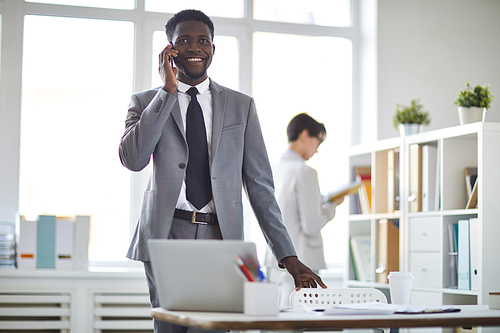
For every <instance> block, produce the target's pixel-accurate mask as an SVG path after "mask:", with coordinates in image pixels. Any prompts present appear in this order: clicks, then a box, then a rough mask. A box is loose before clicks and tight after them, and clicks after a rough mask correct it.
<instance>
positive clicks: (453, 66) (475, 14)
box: [377, 0, 500, 139]
mask: <svg viewBox="0 0 500 333" xmlns="http://www.w3.org/2000/svg"><path fill="white" fill-rule="evenodd" d="M377 29H378V53H377V58H378V125H377V126H378V128H377V131H378V138H379V139H385V138H389V137H395V136H397V135H399V134H398V132H397V131H396V130H395V129H394V127H393V125H392V117H393V115H394V113H395V108H396V104H397V103H403V104H409V103H410V100H411V99H413V98H420V99H421V102H422V104H423V105H424V107H425V109H426V110H427V111H429V112H430V115H431V118H432V119H431V124H430V125H429V126H426V127H424V131H428V130H432V129H438V128H443V127H449V126H455V125H459V120H458V113H457V108H456V105H454V104H453V101H455V99H456V95H457V92H458V91H459V90H462V89H464V88H465V83H466V81H470V83H471V85H474V86H475V85H477V84H481V85H483V84H485V83H489V84H491V87H490V91H491V92H492V94H493V95H495V96H496V98H494V99H493V103H492V107H491V109H490V110H488V112H487V115H486V121H496V122H499V121H500V38H499V37H500V1H498V0H474V1H471V0H379V1H378V26H377Z"/></svg>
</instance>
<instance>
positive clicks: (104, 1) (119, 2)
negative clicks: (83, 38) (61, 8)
mask: <svg viewBox="0 0 500 333" xmlns="http://www.w3.org/2000/svg"><path fill="white" fill-rule="evenodd" d="M26 1H27V2H38V3H50V4H55V5H69V6H84V7H100V8H115V9H134V2H135V1H134V0H26Z"/></svg>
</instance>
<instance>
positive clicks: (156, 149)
mask: <svg viewBox="0 0 500 333" xmlns="http://www.w3.org/2000/svg"><path fill="white" fill-rule="evenodd" d="M166 33H167V37H168V40H169V42H170V44H169V45H168V46H167V47H166V48H165V49H164V50H163V51H162V52H161V54H160V56H159V73H160V76H161V78H162V80H163V83H164V84H163V87H160V88H156V89H151V90H147V91H144V92H140V93H137V94H135V95H133V96H132V98H131V102H130V105H129V109H128V113H127V118H126V121H125V124H126V129H125V133H124V135H123V137H122V140H121V143H120V148H119V153H120V159H121V162H122V164H123V165H124V166H125V167H127V168H128V169H130V170H132V171H140V170H142V169H143V168H144V167H146V165H148V163H149V162H150V158H151V155H152V156H153V158H152V162H153V170H152V174H151V178H150V181H149V184H148V187H147V189H146V192H145V193H144V199H143V205H142V211H141V215H140V218H139V221H138V223H137V227H136V230H135V233H134V236H133V238H132V242H131V244H130V248H129V251H128V253H127V257H128V258H130V259H132V260H140V261H143V262H144V267H145V272H146V277H147V281H148V287H149V293H150V298H151V305H152V306H153V307H157V306H159V304H158V299H157V295H156V287H155V282H154V279H153V275H152V271H151V265H150V262H149V256H148V252H147V248H146V243H147V240H148V239H151V238H162V239H167V238H170V239H243V205H242V186H243V187H244V188H245V190H246V193H247V196H248V198H249V201H250V203H251V205H252V208H253V211H254V213H255V215H256V217H257V220H258V222H259V224H260V227H261V229H262V231H263V233H264V236H265V238H266V241H267V243H268V245H269V247H270V248H271V249H272V251H273V254H274V256H275V257H276V259H277V260H278V263H279V266H280V267H282V268H286V269H287V271H288V272H289V273H290V274H291V275H292V277H293V279H294V282H295V286H296V287H317V285H318V284H319V285H320V286H321V287H323V288H326V286H325V285H324V283H323V282H322V281H321V278H320V277H319V276H318V275H316V274H315V273H314V272H313V271H312V270H310V269H309V268H308V267H307V266H305V265H304V264H303V263H302V262H300V261H299V260H298V258H297V255H296V253H295V250H294V247H293V244H292V241H291V239H290V236H289V235H288V232H287V230H286V228H285V226H284V225H283V223H282V218H281V212H280V210H279V207H278V204H277V202H276V199H275V197H274V188H273V178H272V172H271V167H270V165H269V161H268V157H267V152H266V148H265V145H264V140H263V137H262V133H261V129H260V125H259V120H258V118H257V113H256V109H255V103H254V100H253V99H252V98H251V97H249V96H246V95H244V94H242V93H239V92H236V91H233V90H231V89H228V88H225V87H222V86H220V85H218V84H217V83H216V82H214V81H212V80H211V79H209V77H208V75H207V69H208V67H209V66H210V63H211V61H212V56H213V54H214V52H215V46H214V45H213V44H212V41H213V37H214V28H213V23H212V21H211V20H210V19H209V18H208V17H207V16H206V15H205V14H203V13H202V12H200V11H196V10H185V11H181V12H179V13H177V14H176V15H174V16H173V17H172V18H171V19H170V20H169V22H168V23H167V25H166ZM172 61H173V62H175V68H174V67H173V66H171V63H172ZM192 87H195V88H196V89H197V94H196V91H195V92H194V94H193V93H192V92H191V90H193V89H192ZM188 91H189V93H188ZM191 96H193V97H191ZM195 99H196V100H195ZM196 101H197V102H198V103H196ZM191 103H195V104H196V105H197V106H193V107H194V108H195V109H196V108H197V109H198V110H199V109H201V113H202V114H203V116H201V115H200V117H202V118H203V121H201V122H202V123H204V128H202V130H199V128H198V129H197V130H196V132H197V134H200V133H201V136H202V137H203V140H205V138H206V144H205V143H204V144H202V145H200V144H197V145H192V144H190V142H189V140H190V135H192V134H189V132H190V130H189V128H190V126H192V125H189V124H186V123H187V122H189V120H188V118H190V117H191V116H190V115H189V113H190V112H191V111H189V110H190V108H191V107H192V104H191ZM203 129H204V130H205V131H206V133H202V132H205V131H203ZM205 145H206V146H207V150H208V154H207V155H208V156H207V159H208V162H206V166H205V167H206V169H207V171H206V172H207V176H208V177H207V178H208V179H209V180H208V184H207V185H208V187H209V188H208V197H207V199H206V200H205V199H201V201H200V200H198V199H191V198H192V197H193V193H192V192H191V194H190V191H191V190H190V188H191V186H192V185H193V183H194V192H196V193H195V194H197V195H198V194H200V193H201V192H204V191H203V190H202V188H203V183H204V182H203V179H202V177H200V175H202V174H203V173H204V172H205V170H203V163H198V162H191V161H192V159H193V160H194V159H195V158H197V157H199V156H201V155H204V154H205V153H206V152H207V150H204V149H200V148H204V147H200V146H205ZM194 151H196V153H193V152H194ZM190 152H191V154H190ZM190 164H191V166H193V165H195V164H196V165H201V167H200V169H198V170H195V172H194V175H195V176H196V177H199V179H198V180H196V181H192V180H191V178H189V179H188V178H187V176H189V174H190V170H189V168H190ZM192 174H193V173H192ZM189 177H191V176H189ZM190 196H191V197H190ZM195 201H196V202H195ZM205 201H206V202H205ZM165 255H168V253H165ZM200 275H201V276H202V275H203V273H202V272H200ZM209 287H210V286H207V288H209ZM154 325H155V332H160V331H161V332H163V331H164V332H184V331H185V330H186V328H185V327H180V326H177V325H170V324H167V323H163V322H158V321H155V323H154Z"/></svg>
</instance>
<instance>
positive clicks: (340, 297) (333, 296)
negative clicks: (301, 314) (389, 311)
mask: <svg viewBox="0 0 500 333" xmlns="http://www.w3.org/2000/svg"><path fill="white" fill-rule="evenodd" d="M368 302H380V303H387V297H385V295H384V293H383V292H381V291H380V290H378V289H375V288H345V289H321V288H302V289H301V290H299V291H295V290H294V291H292V293H291V294H290V306H292V307H308V308H326V307H332V306H338V305H342V304H354V303H368ZM381 330H383V332H384V333H388V332H390V329H388V328H382V329H381Z"/></svg>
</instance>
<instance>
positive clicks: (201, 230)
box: [144, 218, 226, 333]
mask: <svg viewBox="0 0 500 333" xmlns="http://www.w3.org/2000/svg"><path fill="white" fill-rule="evenodd" d="M168 238H169V239H222V235H221V232H220V229H219V226H212V225H205V224H197V223H191V221H188V220H183V219H178V218H174V220H173V222H172V229H171V230H170V235H169V237H168ZM144 271H145V273H146V280H147V283H148V288H149V299H150V302H151V307H153V308H157V307H159V306H160V302H159V301H158V294H157V292H156V284H155V280H154V277H153V270H152V267H151V262H149V261H145V262H144ZM153 325H154V330H155V333H208V332H214V333H222V332H226V331H207V330H201V329H196V328H192V327H185V326H180V325H175V324H171V323H167V322H165V321H161V320H156V319H153Z"/></svg>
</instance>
